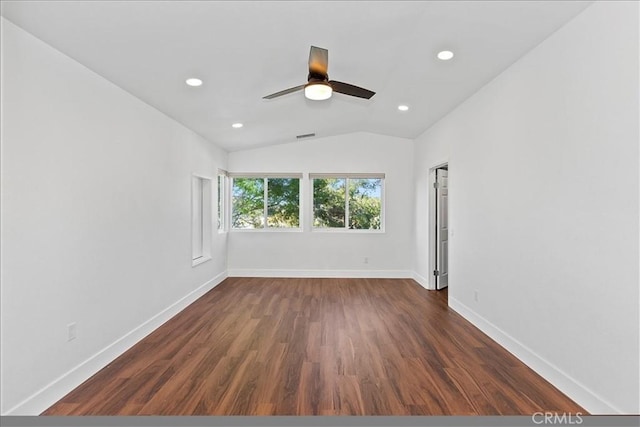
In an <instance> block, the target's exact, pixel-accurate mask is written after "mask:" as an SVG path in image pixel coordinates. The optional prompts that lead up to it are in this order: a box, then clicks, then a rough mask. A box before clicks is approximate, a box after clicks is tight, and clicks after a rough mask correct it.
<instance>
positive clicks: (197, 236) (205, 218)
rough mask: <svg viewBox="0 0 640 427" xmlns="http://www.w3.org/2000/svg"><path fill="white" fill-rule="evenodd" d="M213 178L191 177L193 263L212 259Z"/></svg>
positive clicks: (196, 263)
mask: <svg viewBox="0 0 640 427" xmlns="http://www.w3.org/2000/svg"><path fill="white" fill-rule="evenodd" d="M211 196H212V194H211V179H209V178H205V177H202V176H197V175H193V176H192V177H191V252H192V256H191V259H192V265H193V266H196V265H198V264H201V263H203V262H205V261H207V260H210V259H211V227H212V217H211V214H212V212H211V211H212V197H211Z"/></svg>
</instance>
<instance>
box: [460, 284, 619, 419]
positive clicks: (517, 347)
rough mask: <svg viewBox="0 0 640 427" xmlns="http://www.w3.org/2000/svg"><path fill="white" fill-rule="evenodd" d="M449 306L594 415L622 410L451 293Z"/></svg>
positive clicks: (610, 413) (616, 413)
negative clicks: (453, 296)
mask: <svg viewBox="0 0 640 427" xmlns="http://www.w3.org/2000/svg"><path fill="white" fill-rule="evenodd" d="M449 307H451V308H452V309H453V310H455V311H456V312H457V313H458V314H460V315H461V316H462V317H464V318H465V319H467V320H468V321H469V322H471V323H473V325H474V326H476V327H477V328H478V329H480V330H481V331H482V332H484V333H485V334H487V335H488V336H489V337H490V338H491V339H493V340H494V341H495V342H497V343H498V344H500V345H501V346H502V347H504V348H505V349H506V350H507V351H508V352H510V353H511V354H513V355H514V356H515V357H517V358H518V359H520V360H521V361H522V362H523V363H524V364H525V365H527V366H529V367H530V368H531V369H533V370H534V371H535V372H536V373H538V374H539V375H540V376H541V377H543V378H544V379H546V380H547V381H549V382H550V383H551V384H553V385H554V386H555V387H557V388H558V390H560V391H562V392H563V393H564V394H566V395H567V396H569V397H570V398H571V399H573V400H574V401H575V402H576V403H578V404H579V405H580V406H582V407H583V408H585V409H586V410H587V411H589V413H591V414H592V415H612V414H615V415H618V414H622V413H623V412H622V411H621V410H619V409H618V408H616V407H615V406H613V405H612V404H610V403H609V402H607V401H606V400H605V399H603V398H602V397H600V396H598V395H597V394H596V393H594V392H593V391H591V390H589V389H588V388H587V387H585V386H584V385H583V384H581V383H580V382H578V381H576V380H575V379H573V378H571V377H570V376H569V375H567V374H566V373H565V372H563V371H562V370H561V369H560V368H558V367H557V366H555V365H554V364H553V363H550V362H549V361H547V360H545V359H543V358H542V357H540V356H539V355H538V354H536V353H535V352H534V351H533V350H531V349H530V348H528V347H527V346H525V345H524V344H522V343H521V342H520V341H518V340H516V339H515V338H513V337H512V336H510V335H509V334H507V333H506V332H504V331H503V330H502V329H500V328H498V327H497V326H496V325H494V324H493V323H491V322H489V321H488V320H487V319H485V318H484V317H482V316H480V315H479V314H478V313H476V312H475V311H473V310H472V309H470V308H469V307H468V306H466V305H464V304H463V303H461V302H460V301H458V300H456V299H455V298H452V297H451V296H449Z"/></svg>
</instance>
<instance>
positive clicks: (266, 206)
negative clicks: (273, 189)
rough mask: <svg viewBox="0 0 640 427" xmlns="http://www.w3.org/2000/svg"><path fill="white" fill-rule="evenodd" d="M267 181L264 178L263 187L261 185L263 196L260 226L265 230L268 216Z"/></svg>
mask: <svg viewBox="0 0 640 427" xmlns="http://www.w3.org/2000/svg"><path fill="white" fill-rule="evenodd" d="M268 180H269V178H267V177H265V178H264V185H263V186H264V195H263V198H264V222H263V224H262V228H265V229H266V228H267V215H268V214H269V205H268V203H267V192H268V187H267V186H268V185H269V182H268Z"/></svg>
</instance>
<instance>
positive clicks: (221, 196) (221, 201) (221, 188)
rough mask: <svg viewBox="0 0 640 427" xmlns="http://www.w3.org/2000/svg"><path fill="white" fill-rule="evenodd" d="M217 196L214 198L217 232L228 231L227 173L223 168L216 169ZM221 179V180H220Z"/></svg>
mask: <svg viewBox="0 0 640 427" xmlns="http://www.w3.org/2000/svg"><path fill="white" fill-rule="evenodd" d="M217 178H218V179H217V192H218V193H217V197H218V199H217V200H216V204H217V206H216V208H217V215H218V217H217V218H216V219H217V225H218V233H226V232H227V231H229V220H228V218H229V215H228V213H229V208H228V206H229V200H230V199H229V197H227V194H228V193H229V173H228V172H227V171H226V170H224V169H218V176H217ZM221 180H222V182H220V181H221Z"/></svg>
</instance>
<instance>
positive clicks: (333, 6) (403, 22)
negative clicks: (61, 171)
mask: <svg viewBox="0 0 640 427" xmlns="http://www.w3.org/2000/svg"><path fill="white" fill-rule="evenodd" d="M590 3H591V2H579V1H528V2H527V1H434V2H427V1H407V2H403V1H397V0H396V1H389V2H385V1H370V2H365V1H356V2H337V1H317V2H313V1H298V2H294V1H278V2H270V1H255V2H253V1H240V2H214V1H208V2H206V1H107V2H103V1H75V2H62V1H42V2H39V1H29V2H24V1H23V2H12V1H3V2H2V15H3V16H4V17H5V18H7V19H9V20H10V21H12V22H13V23H15V24H17V25H18V26H20V27H22V28H24V29H25V30H27V31H29V32H30V33H32V34H34V35H35V36H37V37H38V38H40V39H42V40H44V41H45V42H47V43H49V44H50V45H52V46H54V47H55V48H57V49H58V50H60V51H62V52H64V53H65V54H67V55H68V56H70V57H72V58H74V59H75V60H77V61H79V62H80V63H82V64H84V65H85V66H87V67H88V68H90V69H92V70H93V71H95V72H96V73H98V74H100V75H102V76H103V77H105V78H106V79H108V80H110V81H112V82H113V83H115V84H117V85H118V86H120V87H122V88H124V89H125V90H127V91H128V92H130V93H131V94H133V95H135V96H136V97H138V98H140V99H142V100H143V101H145V102H147V103H148V104H150V105H152V106H154V107H155V108H157V109H158V110H160V111H162V112H164V113H165V114H167V115H169V116H171V117H173V118H174V119H176V120H178V121H179V122H181V123H183V124H184V125H185V126H187V127H189V128H191V129H193V130H194V131H195V132H197V133H199V134H200V135H202V136H204V137H205V138H207V139H208V140H210V141H213V142H215V143H216V144H218V145H219V146H221V147H223V148H225V149H226V150H228V151H236V150H241V149H245V148H248V147H254V146H264V145H270V144H278V143H284V142H291V141H294V140H296V138H295V136H296V135H299V134H307V133H316V135H317V136H318V137H321V136H330V135H337V134H342V133H348V132H354V131H368V132H374V133H380V134H386V135H394V136H399V137H406V138H415V137H417V136H418V135H420V134H421V133H422V132H423V131H424V130H425V129H427V128H428V127H429V126H431V125H432V124H433V123H435V122H436V121H437V120H438V119H439V118H441V117H442V116H443V115H445V114H446V113H447V112H449V111H450V110H451V109H453V108H454V107H455V106H456V105H458V104H459V103H460V102H461V101H463V100H464V99H466V98H468V97H469V96H470V95H472V94H473V93H474V92H476V91H477V90H478V89H479V88H480V87H482V86H483V85H484V84H486V83H487V82H488V81H490V80H491V79H492V78H494V77H495V76H496V75H497V74H499V73H500V72H501V71H503V70H504V69H505V68H507V67H508V66H509V65H511V64H512V63H513V62H515V61H516V60H517V59H518V58H520V57H521V56H522V55H523V54H525V53H526V52H527V51H529V50H530V49H531V48H533V47H534V46H536V45H537V44H538V43H540V42H541V41H542V40H543V39H545V38H546V37H548V36H549V35H550V34H551V33H552V32H554V31H555V30H557V29H558V28H560V27H561V26H562V25H564V24H565V23H566V22H567V21H569V20H570V19H571V18H573V17H574V16H576V15H577V14H578V13H580V12H581V11H582V10H583V9H584V8H586V7H587V6H588V5H589V4H590ZM311 45H315V46H319V47H323V48H326V49H328V50H329V77H330V78H331V79H335V80H340V81H344V82H347V83H352V84H355V85H358V86H362V87H365V88H367V89H371V90H373V91H375V92H377V94H376V95H375V96H374V97H373V98H372V99H371V100H362V99H358V98H352V97H348V96H345V95H340V94H334V96H333V97H332V98H331V99H330V100H328V101H315V102H314V101H309V100H306V99H305V98H304V95H303V93H302V92H297V93H294V94H290V95H286V96H283V97H281V98H277V99H273V100H263V99H262V97H263V96H265V95H268V94H270V93H273V92H276V91H279V90H282V89H286V88H289V87H292V86H296V85H300V84H303V83H306V78H307V60H308V56H309V48H310V46H311ZM443 49H448V50H452V51H454V53H455V57H454V59H453V60H451V61H448V62H443V61H439V60H437V59H436V58H435V55H436V53H437V52H438V51H440V50H443ZM188 77H199V78H201V79H203V80H204V85H203V86H202V87H200V88H192V87H188V86H186V85H185V84H184V81H185V79H186V78H188ZM399 104H407V105H409V106H410V107H411V109H410V111H408V112H405V113H402V112H399V111H398V110H397V106H398V105H399ZM234 122H242V123H244V125H245V126H244V128H242V129H232V128H231V124H232V123H234Z"/></svg>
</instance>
